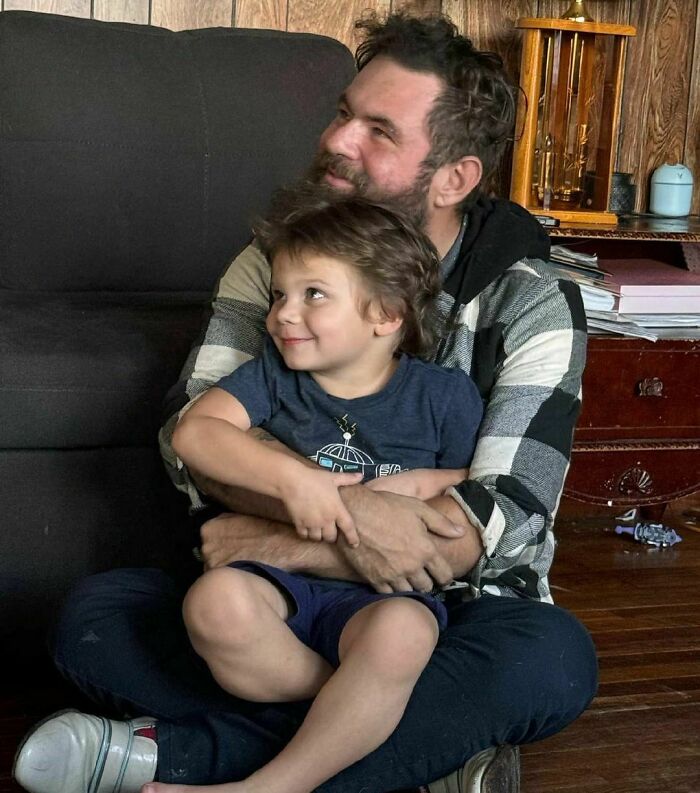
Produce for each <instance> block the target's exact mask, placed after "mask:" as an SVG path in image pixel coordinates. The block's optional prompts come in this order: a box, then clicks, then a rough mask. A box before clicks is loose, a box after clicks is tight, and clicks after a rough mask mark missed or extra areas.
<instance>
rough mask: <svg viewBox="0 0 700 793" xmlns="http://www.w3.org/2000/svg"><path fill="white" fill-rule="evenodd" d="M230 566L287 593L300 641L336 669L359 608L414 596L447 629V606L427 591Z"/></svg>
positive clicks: (262, 566) (249, 565)
mask: <svg viewBox="0 0 700 793" xmlns="http://www.w3.org/2000/svg"><path fill="white" fill-rule="evenodd" d="M229 567H235V568H239V569H241V570H246V571H247V572H249V573H254V574H256V575H259V576H262V577H263V578H267V579H268V580H269V581H272V583H274V584H276V585H277V587H278V589H280V590H281V591H282V592H284V593H286V594H287V595H288V597H289V599H290V600H291V602H292V609H291V611H290V615H289V617H288V619H287V625H288V626H289V627H290V628H291V630H292V632H293V633H294V635H295V636H296V637H297V639H299V641H301V642H303V643H304V644H305V645H306V646H307V647H310V648H311V649H312V650H315V651H316V652H317V653H318V654H319V655H321V656H322V657H323V658H325V659H326V660H327V661H328V663H329V664H331V666H334V667H337V666H338V665H339V663H340V660H339V659H338V642H339V641H340V634H341V633H342V632H343V628H344V627H345V625H346V624H347V622H348V620H349V619H350V617H352V616H353V614H356V613H357V612H358V611H359V610H360V609H363V608H364V607H365V606H369V604H370V603H376V602H377V601H378V600H386V599H387V598H391V597H412V598H414V599H415V600H419V601H420V602H421V603H423V604H424V605H426V606H427V607H428V608H429V609H430V610H431V611H432V612H433V614H434V615H435V619H436V620H437V622H438V627H439V629H440V630H441V631H442V630H444V629H445V627H446V626H447V610H446V608H445V605H444V604H443V603H442V602H441V601H439V600H438V599H437V598H435V597H433V596H432V595H430V594H428V593H426V592H392V593H387V594H383V593H381V592H375V591H374V589H372V587H370V586H368V585H366V584H356V583H352V582H350V581H339V580H337V579H335V578H330V579H329V578H316V577H315V576H306V575H301V574H298V573H288V572H287V571H286V570H280V569H279V568H278V567H272V566H270V565H267V564H263V563H262V562H232V563H231V564H230V565H229ZM294 607H296V608H294Z"/></svg>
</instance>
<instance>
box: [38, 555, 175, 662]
mask: <svg viewBox="0 0 700 793" xmlns="http://www.w3.org/2000/svg"><path fill="white" fill-rule="evenodd" d="M171 588H172V582H171V581H170V579H169V578H168V576H167V575H166V574H165V573H163V572H162V571H160V570H155V569H149V568H143V569H142V568H133V569H132V568H128V569H118V570H109V571H107V572H104V573H97V574H96V575H92V576H88V577H87V578H84V579H82V580H81V581H79V582H78V583H77V584H76V585H75V586H74V587H73V589H72V590H70V592H69V593H68V595H67V596H66V597H65V599H64V601H63V603H62V604H61V607H60V609H59V611H58V613H57V616H56V619H55V620H54V624H53V627H52V629H51V631H50V634H49V637H48V644H49V652H50V653H51V656H52V657H53V659H54V661H55V662H56V663H58V664H59V665H62V664H65V662H66V661H68V659H70V658H73V657H75V655H76V653H78V654H79V653H80V651H81V649H82V648H85V647H86V646H87V645H90V644H94V643H96V642H99V637H100V634H101V632H102V630H103V629H107V630H112V628H113V625H114V621H115V619H117V618H119V617H122V618H123V617H124V616H125V615H128V614H130V613H132V614H137V613H138V614H144V613H147V612H148V611H149V609H150V608H153V607H154V604H159V603H161V602H162V601H163V599H164V598H165V599H168V598H171V597H173V596H174V595H173V593H172V592H170V589H171ZM127 619H128V616H127Z"/></svg>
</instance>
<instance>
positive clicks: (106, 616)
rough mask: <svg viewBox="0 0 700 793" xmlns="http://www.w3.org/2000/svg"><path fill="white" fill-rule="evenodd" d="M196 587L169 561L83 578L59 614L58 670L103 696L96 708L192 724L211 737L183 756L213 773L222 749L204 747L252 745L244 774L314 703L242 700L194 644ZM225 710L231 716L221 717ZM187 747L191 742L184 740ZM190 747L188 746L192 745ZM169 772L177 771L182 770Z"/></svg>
mask: <svg viewBox="0 0 700 793" xmlns="http://www.w3.org/2000/svg"><path fill="white" fill-rule="evenodd" d="M186 592H187V588H186V587H185V586H177V585H176V584H175V583H174V582H173V581H172V579H171V578H170V577H169V576H167V575H166V574H165V573H163V572H162V571H160V570H155V569H123V570H113V571H110V572H107V573H101V574H98V575H95V576H91V577H89V578H86V579H84V580H83V581H82V582H80V584H78V586H77V587H76V588H75V589H74V590H73V591H72V592H71V593H70V595H69V596H68V598H67V599H66V601H65V603H64V605H63V608H62V611H61V613H60V614H59V617H58V620H57V623H56V626H55V629H54V631H53V635H52V638H51V641H50V649H51V652H52V656H53V659H54V661H55V663H56V665H57V667H58V669H59V670H60V671H61V672H62V674H64V676H65V677H66V678H68V679H69V680H70V681H71V682H73V683H74V684H75V685H76V687H77V688H79V689H80V690H81V691H82V692H83V693H85V694H86V695H87V696H88V697H89V698H90V699H92V700H93V701H94V702H95V703H96V708H95V712H97V713H105V714H106V715H111V716H117V717H119V718H124V717H125V716H127V717H128V716H153V717H155V718H156V719H158V724H159V725H160V724H163V725H166V724H172V725H173V728H181V729H182V730H183V732H182V733H180V734H182V735H184V734H185V733H186V732H188V731H189V730H190V729H191V730H192V734H193V735H201V733H202V732H204V733H206V732H207V731H208V730H210V729H213V730H214V733H213V734H212V735H211V736H209V737H210V738H211V741H212V742H211V743H209V741H208V740H205V741H203V743H202V744H201V746H200V747H199V748H195V749H194V751H193V753H192V755H191V756H190V758H189V760H188V762H187V763H185V764H182V763H181V764H180V767H182V768H183V773H188V772H187V771H186V770H185V768H187V767H188V766H189V763H190V762H193V763H194V767H193V770H196V768H197V767H199V766H200V765H202V766H203V767H204V768H205V769H206V771H205V774H204V775H203V776H202V777H199V778H200V780H201V781H202V782H204V781H208V775H209V773H210V770H209V769H210V767H211V764H214V765H217V761H216V760H215V759H214V758H213V756H208V755H203V756H201V757H200V756H199V752H200V751H203V752H205V753H208V751H209V750H210V749H211V748H212V747H213V746H214V745H216V744H219V743H220V744H221V747H222V749H223V747H226V749H225V751H224V754H225V755H226V758H227V760H226V762H229V761H230V760H229V755H232V754H234V752H233V751H232V749H231V747H235V746H245V751H241V752H240V753H238V752H235V754H239V756H240V760H241V769H240V771H239V772H238V774H237V776H226V777H222V779H224V778H225V779H226V780H230V779H234V778H238V779H240V778H243V777H245V776H247V775H248V774H250V773H252V771H254V770H256V769H257V768H259V767H260V766H262V765H264V764H265V763H266V762H268V761H269V760H270V759H271V758H272V757H274V756H275V755H276V754H277V753H278V752H279V751H280V750H281V749H282V747H283V746H284V745H285V744H286V743H287V742H288V741H289V739H290V738H291V737H292V735H294V733H295V732H296V730H297V728H298V727H299V724H301V722H302V721H303V719H304V716H305V715H306V711H307V709H308V704H309V703H308V702H306V701H304V702H292V703H286V704H283V705H279V706H270V705H268V704H264V703H253V702H247V701H245V700H241V699H238V698H237V697H234V696H232V695H230V694H228V693H227V692H225V691H223V689H221V687H220V686H219V685H218V684H217V683H216V681H215V680H214V679H213V678H212V676H211V673H210V672H209V669H208V668H207V666H206V664H205V663H204V661H203V660H202V659H201V658H199V656H198V655H197V654H196V653H195V651H194V650H193V649H192V646H191V644H190V641H189V638H188V636H187V632H186V630H185V626H184V623H183V620H182V601H183V597H184V596H185V593H186ZM220 716H222V717H223V718H221V719H220ZM183 749H184V750H185V751H186V750H187V747H186V745H185V746H183ZM187 754H189V752H187ZM167 774H168V776H169V777H171V776H172V775H173V774H175V775H176V776H177V774H178V769H177V768H175V769H172V770H171V769H168V771H167Z"/></svg>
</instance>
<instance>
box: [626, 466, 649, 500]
mask: <svg viewBox="0 0 700 793" xmlns="http://www.w3.org/2000/svg"><path fill="white" fill-rule="evenodd" d="M618 489H619V491H620V492H621V493H625V494H626V495H628V496H633V495H638V494H639V493H641V494H643V495H648V494H649V493H652V492H653V490H654V482H653V481H652V478H651V474H650V473H649V472H648V471H645V470H644V469H643V468H628V469H627V470H626V471H625V472H624V474H622V476H621V477H620V483H619V484H618Z"/></svg>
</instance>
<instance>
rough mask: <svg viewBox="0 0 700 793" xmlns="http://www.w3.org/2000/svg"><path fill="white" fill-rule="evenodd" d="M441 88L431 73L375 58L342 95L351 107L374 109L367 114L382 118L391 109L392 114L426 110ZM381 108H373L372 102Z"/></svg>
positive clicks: (440, 81)
mask: <svg viewBox="0 0 700 793" xmlns="http://www.w3.org/2000/svg"><path fill="white" fill-rule="evenodd" d="M443 88H444V83H443V81H442V79H441V78H440V77H438V76H437V75H436V74H432V73H430V72H419V71H416V70H414V69H409V68H408V67H406V66H403V65H402V64H400V63H398V62H397V61H394V60H392V59H391V58H387V57H385V56H378V57H376V58H375V59H374V60H372V61H370V62H369V63H368V64H367V66H365V67H364V69H362V70H361V71H360V72H359V73H358V74H357V75H356V76H355V78H354V79H353V81H352V82H351V83H350V85H348V87H347V88H346V89H345V91H344V92H343V93H342V94H341V99H343V100H345V101H346V102H347V103H348V104H350V105H352V103H353V102H358V101H361V102H362V103H363V105H367V106H368V107H370V108H373V109H372V110H371V111H370V112H373V113H374V112H376V113H377V114H379V115H381V114H383V111H384V110H385V109H386V108H388V107H390V108H391V109H393V110H394V112H401V111H405V112H410V111H414V112H415V111H422V113H425V112H427V110H428V109H429V108H430V107H431V106H432V103H433V102H434V100H435V99H436V98H437V96H439V94H440V93H441V92H442V90H443ZM375 99H376V101H377V103H378V104H381V107H374V101H373V100H375Z"/></svg>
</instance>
